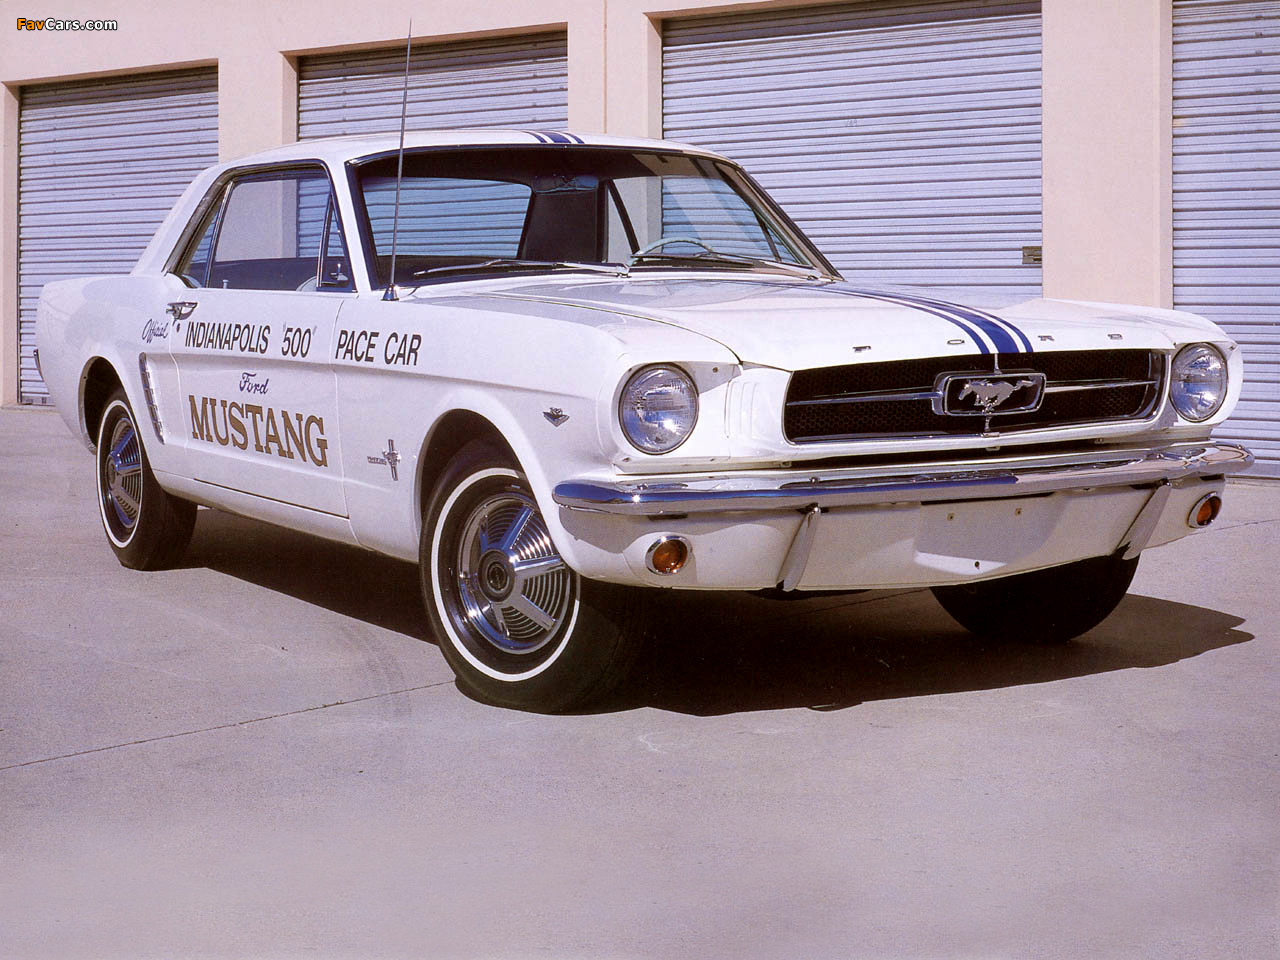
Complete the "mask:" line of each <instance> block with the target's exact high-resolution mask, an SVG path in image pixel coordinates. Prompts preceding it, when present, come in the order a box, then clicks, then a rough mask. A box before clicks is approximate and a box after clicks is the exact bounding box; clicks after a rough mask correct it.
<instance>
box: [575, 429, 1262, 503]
mask: <svg viewBox="0 0 1280 960" xmlns="http://www.w3.org/2000/svg"><path fill="white" fill-rule="evenodd" d="M1252 463H1253V455H1252V454H1251V453H1249V451H1248V450H1245V449H1244V448H1243V447H1240V446H1237V445H1235V444H1231V443H1182V444H1174V445H1171V446H1166V447H1156V448H1142V449H1126V450H1115V451H1107V452H1105V453H1102V452H1093V451H1090V452H1088V453H1076V454H1068V455H1058V456H1053V455H1045V456H1038V457H1021V458H1017V459H1012V460H1007V461H1001V462H999V463H957V464H947V465H944V466H931V467H928V468H925V469H920V470H914V471H904V470H903V469H902V468H901V467H880V468H841V469H837V470H826V471H816V470H815V471H805V472H804V473H801V474H800V475H799V476H797V471H795V470H789V471H785V472H783V471H778V472H771V473H752V474H747V475H742V474H724V475H721V476H710V477H698V478H694V479H677V478H674V477H672V478H670V479H661V480H652V479H650V480H643V481H639V480H636V481H632V480H619V481H598V480H568V481H565V482H564V483H561V484H558V485H557V486H556V488H555V490H554V491H553V492H552V498H553V499H554V500H555V502H556V503H558V504H559V505H560V506H562V507H568V508H569V509H570V510H590V511H595V512H599V513H612V514H621V515H623V516H633V517H634V516H642V517H661V516H670V515H672V514H693V513H728V512H733V511H740V510H788V509H790V510H804V509H807V508H810V507H819V508H821V509H827V508H830V507H852V506H865V505H869V504H889V503H936V502H939V501H949V500H988V499H995V498H1005V497H1022V496H1034V495H1037V494H1044V493H1056V492H1057V491H1060V490H1077V489H1096V488H1100V487H1140V486H1147V485H1151V484H1156V483H1170V482H1175V481H1178V480H1184V479H1189V478H1193V477H1212V476H1224V475H1226V474H1228V473H1236V472H1238V471H1240V470H1244V469H1246V468H1247V467H1248V466H1249V465H1250V464H1252Z"/></svg>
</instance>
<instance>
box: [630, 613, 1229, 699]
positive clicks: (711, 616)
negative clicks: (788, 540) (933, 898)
mask: <svg viewBox="0 0 1280 960" xmlns="http://www.w3.org/2000/svg"><path fill="white" fill-rule="evenodd" d="M691 601H692V602H691ZM789 606H795V607H799V608H801V609H798V610H795V611H789V610H788V609H787V607H789ZM668 607H669V608H670V609H669V610H668V611H667V612H666V613H665V614H664V616H663V617H662V622H663V623H669V624H671V626H669V627H667V628H666V629H664V628H663V626H662V625H661V624H660V625H659V627H658V635H657V636H656V637H655V638H654V639H653V640H652V641H651V642H650V643H649V644H648V646H647V648H646V649H645V651H644V653H643V654H642V656H641V659H640V662H639V663H638V664H637V667H636V669H635V671H634V673H633V675H632V679H631V681H630V682H629V684H628V688H627V689H626V690H625V691H623V692H622V694H621V695H622V696H623V697H625V698H626V700H627V701H628V702H629V704H630V705H631V706H641V705H643V706H649V707H655V708H657V709H662V710H670V711H674V712H677V713H686V714H691V715H695V716H714V715H720V714H727V713H740V712H745V711H753V710H778V709H786V708H795V707H808V708H810V709H813V710H839V709H842V708H846V707H852V706H857V705H858V704H861V703H866V702H869V701H875V700H896V699H902V698H908V697H922V696H934V695H937V694H946V693H960V692H966V691H974V690H989V689H997V688H1006V687H1018V686H1026V685H1029V684H1039V683H1049V682H1052V681H1055V680H1065V679H1068V678H1071V677H1082V676H1088V675H1090V674H1099V673H1108V672H1112V671H1116V670H1129V669H1134V668H1141V667H1160V666H1165V665H1167V664H1171V663H1176V662H1178V661H1180V660H1186V659H1188V658H1191V657H1196V656H1199V655H1200V654H1203V653H1207V652H1209V651H1211V650H1217V649H1219V648H1221V647H1226V646H1231V645H1233V644H1238V643H1246V642H1248V641H1249V640H1252V639H1253V634H1250V633H1247V632H1245V631H1243V630H1239V629H1237V628H1238V627H1239V625H1240V624H1242V623H1243V622H1244V621H1243V619H1242V618H1240V617H1237V616H1233V615H1231V614H1228V613H1222V612H1220V611H1217V610H1210V609H1207V608H1205V607H1197V606H1192V605H1190V604H1185V603H1176V602H1173V601H1169V600H1162V599H1158V598H1155V597H1146V596H1141V595H1139V594H1129V595H1128V596H1127V597H1125V599H1124V600H1122V601H1121V603H1120V606H1119V607H1117V609H1116V611H1115V612H1114V613H1113V614H1112V615H1111V616H1110V617H1108V618H1107V619H1106V620H1105V621H1103V623H1102V624H1100V625H1099V626H1097V627H1095V628H1094V629H1093V630H1091V631H1089V632H1088V633H1086V634H1084V635H1083V636H1081V637H1079V638H1077V639H1076V640H1074V641H1072V642H1070V643H1066V644H1058V645H1039V644H1036V643H1035V642H1034V640H1033V638H1032V637H1030V636H1028V638H1027V640H1026V642H1023V641H1021V640H1010V641H1003V642H1000V641H991V640H986V639H982V638H979V637H976V636H974V635H973V634H971V633H969V632H968V631H966V630H964V629H962V628H961V627H959V626H958V625H956V624H955V623H954V622H953V621H952V620H951V618H950V617H949V616H948V615H947V613H946V612H945V611H944V610H943V609H942V608H941V607H940V606H939V605H938V603H937V601H936V600H934V599H933V595H932V594H931V593H930V592H929V591H928V590H913V591H900V592H896V593H888V592H877V593H874V594H864V595H859V596H848V597H846V598H844V599H843V600H840V599H838V598H836V599H832V598H828V600H827V601H826V602H819V601H816V600H802V601H793V602H788V601H777V600H765V599H761V598H757V597H754V596H745V597H743V596H737V597H730V596H715V597H704V598H701V599H699V598H697V597H689V596H688V595H681V596H673V598H672V599H671V600H670V601H668ZM805 607H807V608H808V609H804V608H805Z"/></svg>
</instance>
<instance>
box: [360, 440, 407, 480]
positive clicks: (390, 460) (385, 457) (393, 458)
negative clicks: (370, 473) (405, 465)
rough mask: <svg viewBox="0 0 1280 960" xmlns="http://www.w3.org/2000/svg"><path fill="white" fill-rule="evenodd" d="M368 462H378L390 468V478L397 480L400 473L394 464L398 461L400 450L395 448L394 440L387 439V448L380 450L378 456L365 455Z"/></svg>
mask: <svg viewBox="0 0 1280 960" xmlns="http://www.w3.org/2000/svg"><path fill="white" fill-rule="evenodd" d="M365 459H366V460H368V461H369V462H370V463H380V464H384V465H386V466H388V467H390V468H391V479H392V480H396V481H398V480H399V479H400V475H399V474H398V472H397V471H396V464H398V463H399V462H400V451H399V450H397V449H396V442H395V441H394V440H388V441H387V449H385V450H383V451H382V456H380V457H365Z"/></svg>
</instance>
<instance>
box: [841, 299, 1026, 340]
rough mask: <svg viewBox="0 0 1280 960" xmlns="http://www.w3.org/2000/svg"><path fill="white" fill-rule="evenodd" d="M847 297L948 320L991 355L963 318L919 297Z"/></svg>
mask: <svg viewBox="0 0 1280 960" xmlns="http://www.w3.org/2000/svg"><path fill="white" fill-rule="evenodd" d="M832 292H833V293H837V292H843V291H834V290H833V291H832ZM847 295H848V296H855V297H866V298H867V299H868V300H882V301H884V302H885V303H894V304H897V305H898V306H900V307H912V308H914V309H916V310H919V311H920V312H921V313H928V314H931V315H933V316H935V317H940V318H941V319H943V320H946V321H948V322H949V323H953V324H955V325H956V326H957V327H959V328H960V329H961V330H963V331H964V332H965V333H967V334H968V335H969V338H970V339H971V340H972V341H973V342H974V343H976V344H977V345H978V349H979V350H980V351H981V352H982V353H984V354H989V353H991V348H990V347H988V346H987V342H986V341H985V340H983V339H982V337H981V336H980V335H979V334H978V331H976V330H974V329H973V328H972V327H970V326H969V325H968V324H967V323H965V322H964V320H963V319H962V318H960V317H958V316H956V313H955V311H952V310H943V309H941V308H939V307H936V306H934V305H933V304H931V303H929V301H927V300H921V299H919V298H918V297H900V296H898V295H897V294H889V293H874V292H872V291H870V290H851V291H849V293H848V294H847ZM996 330H998V331H999V332H1000V334H1001V335H1002V336H1003V337H1004V338H1005V340H1007V341H1008V343H1009V345H1010V346H1014V343H1013V340H1011V339H1009V336H1008V334H1006V333H1005V332H1004V331H1003V330H1001V329H1000V328H999V327H996ZM984 332H987V335H988V336H991V334H990V332H988V331H985V329H984ZM991 341H992V343H995V344H996V350H997V351H999V350H1000V349H1001V348H1000V346H999V341H997V340H996V338H995V337H993V336H992V337H991ZM1008 352H1010V353H1016V352H1017V350H1016V349H1014V350H1011V351H1008Z"/></svg>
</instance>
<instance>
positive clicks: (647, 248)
mask: <svg viewBox="0 0 1280 960" xmlns="http://www.w3.org/2000/svg"><path fill="white" fill-rule="evenodd" d="M668 243H692V244H693V245H694V246H695V247H701V248H702V249H703V250H705V251H707V253H715V251H714V250H712V249H711V248H710V247H709V246H707V245H706V244H705V243H703V242H702V241H701V240H699V239H698V238H697V237H659V238H658V239H657V240H655V241H653V243H646V244H645V245H644V246H643V247H641V248H640V249H639V250H637V251H636V252H635V253H633V254H632V255H631V256H630V257H628V258H627V262H628V263H635V262H636V260H637V259H638V258H639V257H643V256H644V255H645V254H646V253H652V252H653V251H654V250H657V249H658V248H659V247H665V246H666V245H667V244H668Z"/></svg>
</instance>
